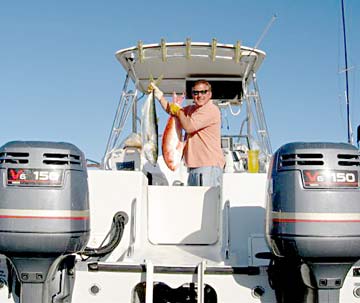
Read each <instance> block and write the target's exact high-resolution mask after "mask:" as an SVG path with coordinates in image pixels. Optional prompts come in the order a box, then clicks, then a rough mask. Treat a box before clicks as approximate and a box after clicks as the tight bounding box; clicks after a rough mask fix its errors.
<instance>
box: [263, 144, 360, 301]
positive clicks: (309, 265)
mask: <svg viewBox="0 0 360 303" xmlns="http://www.w3.org/2000/svg"><path fill="white" fill-rule="evenodd" d="M272 161H273V162H272V167H271V169H270V172H269V179H268V201H267V216H266V229H267V230H266V237H267V242H268V245H269V246H270V248H271V250H272V252H273V254H275V255H276V257H275V258H274V259H275V260H276V259H278V260H279V262H280V263H281V262H283V263H284V260H286V261H285V263H287V264H293V266H292V268H293V269H294V271H295V270H297V271H300V273H299V272H297V273H295V272H293V275H295V276H296V274H299V275H301V277H302V280H303V282H304V283H305V285H306V286H307V287H304V288H305V291H304V294H303V295H304V297H303V298H301V299H300V300H299V298H292V300H290V301H286V302H338V301H339V292H340V288H341V287H342V285H343V282H344V279H345V277H346V274H347V272H348V271H349V269H350V267H351V266H352V265H353V264H354V263H355V262H356V261H357V260H358V259H359V258H360V191H359V169H360V168H359V165H360V159H359V151H358V150H357V149H356V148H355V147H354V146H352V145H350V144H345V143H300V142H299V143H289V144H286V145H284V146H282V147H280V148H279V149H278V150H277V151H276V153H275V154H274V155H273V159H272ZM284 267H286V266H283V268H284ZM287 270H288V269H287ZM285 271H286V270H285ZM277 272H278V275H282V272H281V270H280V271H277ZM285 279H286V278H285ZM289 279H290V280H291V277H289V278H288V280H289ZM300 280H301V279H300Z"/></svg>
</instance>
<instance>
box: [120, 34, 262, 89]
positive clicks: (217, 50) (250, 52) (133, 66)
mask: <svg viewBox="0 0 360 303" xmlns="http://www.w3.org/2000/svg"><path fill="white" fill-rule="evenodd" d="M265 55H266V54H265V53H264V52H263V51H260V50H258V49H253V48H249V47H244V46H240V43H239V42H238V43H237V44H235V45H232V44H218V43H217V42H216V40H215V39H214V40H213V41H212V43H202V42H189V41H187V42H185V43H184V42H180V43H165V42H164V41H162V42H161V43H159V44H148V45H142V43H141V42H139V43H138V45H137V46H135V47H131V48H127V49H122V50H119V51H118V52H116V58H117V59H118V60H119V61H120V63H121V65H122V66H123V68H124V69H125V70H126V71H127V72H128V73H129V75H130V77H131V79H132V80H133V81H134V83H135V85H136V87H137V88H138V89H139V90H140V91H142V92H144V91H146V88H147V87H148V84H149V79H151V77H153V78H154V79H157V78H159V77H162V80H161V82H160V84H159V86H160V89H162V90H163V91H164V92H165V93H167V94H170V93H172V92H173V91H176V92H177V93H182V92H184V91H185V89H186V80H188V79H191V78H192V79H207V80H212V79H213V80H216V79H217V80H226V79H232V80H239V81H240V80H242V79H245V81H247V80H248V78H249V76H251V74H252V73H253V72H256V71H257V70H258V68H259V67H260V65H261V63H262V61H263V59H264V58H265Z"/></svg>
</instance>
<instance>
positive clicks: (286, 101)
mask: <svg viewBox="0 0 360 303" xmlns="http://www.w3.org/2000/svg"><path fill="white" fill-rule="evenodd" d="M345 9H346V17H347V24H346V26H347V39H348V52H349V54H348V56H349V57H348V60H349V67H351V68H352V69H351V71H350V73H349V79H350V82H349V85H350V102H351V103H350V106H351V119H352V124H353V130H354V132H356V126H357V125H358V124H360V115H359V110H360V85H359V66H360V62H359V60H360V56H359V54H360V30H359V29H360V1H358V0H346V1H345ZM274 14H276V15H277V19H276V21H275V22H274V23H273V25H272V27H271V29H270V30H269V32H268V33H267V35H266V37H265V38H264V40H263V41H262V43H261V44H260V46H259V48H260V49H262V50H264V51H265V52H266V53H267V57H266V58H265V60H264V62H263V65H262V66H261V68H260V70H259V72H258V74H257V78H258V84H259V86H260V93H261V96H262V101H263V107H264V111H265V114H266V120H267V124H268V128H269V132H270V138H271V142H272V146H273V150H276V149H277V148H278V147H280V146H281V145H282V144H285V143H287V142H290V141H299V140H300V141H332V142H346V140H347V129H346V107H345V97H344V90H345V86H344V73H339V70H341V69H343V68H344V58H343V44H342V43H343V42H342V27H341V15H340V1H339V0H326V1H322V0H301V1H300V0H298V1H296V0H273V1H272V0H252V1H244V0H221V1H220V0H212V1H203V0H198V1H186V0H183V1H142V0H139V1H120V0H118V1H115V0H109V1H92V0H88V1H85V0H78V1H70V0H62V1H51V0H46V1H36V0H35V1H5V0H2V1H0V46H1V47H0V105H1V111H0V113H1V122H2V123H1V125H2V127H1V131H0V145H2V144H5V143H6V142H8V141H12V140H46V141H66V142H71V143H73V144H75V145H77V146H78V147H79V148H80V149H82V150H83V151H84V152H85V154H86V156H87V157H88V158H91V159H93V160H97V161H100V160H101V158H102V156H103V153H104V151H105V147H106V142H107V139H108V135H109V132H110V128H111V125H112V121H113V118H114V113H115V110H116V106H117V103H118V100H119V96H120V92H121V89H122V85H123V80H124V78H125V74H124V72H123V71H122V68H121V66H120V64H119V63H118V61H117V60H116V59H115V56H114V54H115V52H116V51H117V50H119V49H122V48H127V47H131V46H135V45H136V44H137V41H138V40H142V41H144V43H158V42H159V41H160V39H161V38H165V39H166V41H168V42H177V41H185V39H186V38H187V37H190V38H191V39H192V41H197V42H210V41H211V39H212V38H216V39H217V40H218V42H219V43H235V42H236V41H237V40H241V41H242V44H243V45H246V46H251V47H252V46H254V45H255V44H256V42H257V41H258V39H259V37H260V35H261V34H262V32H263V30H264V29H265V27H266V25H267V24H268V22H269V21H270V19H271V17H272V16H273V15H274Z"/></svg>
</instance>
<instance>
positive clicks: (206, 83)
mask: <svg viewBox="0 0 360 303" xmlns="http://www.w3.org/2000/svg"><path fill="white" fill-rule="evenodd" d="M198 84H204V85H206V86H207V87H208V88H209V91H211V84H210V83H209V82H207V81H206V80H204V79H200V80H197V81H196V82H195V83H194V85H193V88H194V87H195V86H196V85H198Z"/></svg>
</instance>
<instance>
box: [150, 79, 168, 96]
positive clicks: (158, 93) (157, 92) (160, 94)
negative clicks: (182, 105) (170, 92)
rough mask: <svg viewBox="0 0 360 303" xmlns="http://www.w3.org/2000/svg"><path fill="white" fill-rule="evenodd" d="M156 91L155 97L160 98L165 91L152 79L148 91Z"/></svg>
mask: <svg viewBox="0 0 360 303" xmlns="http://www.w3.org/2000/svg"><path fill="white" fill-rule="evenodd" d="M152 91H154V95H155V98H156V99H158V100H160V99H161V98H162V96H163V95H164V93H163V92H162V91H161V90H160V89H159V88H158V87H157V86H156V84H155V82H153V81H151V82H150V84H149V86H148V92H152Z"/></svg>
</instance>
